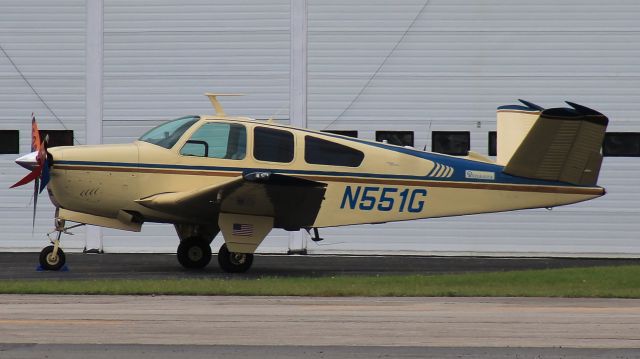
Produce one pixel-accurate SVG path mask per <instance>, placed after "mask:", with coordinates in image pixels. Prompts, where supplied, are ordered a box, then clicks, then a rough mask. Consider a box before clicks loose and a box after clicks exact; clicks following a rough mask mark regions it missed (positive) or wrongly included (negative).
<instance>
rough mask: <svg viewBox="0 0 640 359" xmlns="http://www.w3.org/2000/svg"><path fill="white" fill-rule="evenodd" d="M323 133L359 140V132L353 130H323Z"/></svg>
mask: <svg viewBox="0 0 640 359" xmlns="http://www.w3.org/2000/svg"><path fill="white" fill-rule="evenodd" d="M322 132H326V133H333V134H336V135H343V136H349V137H354V138H358V131H353V130H322Z"/></svg>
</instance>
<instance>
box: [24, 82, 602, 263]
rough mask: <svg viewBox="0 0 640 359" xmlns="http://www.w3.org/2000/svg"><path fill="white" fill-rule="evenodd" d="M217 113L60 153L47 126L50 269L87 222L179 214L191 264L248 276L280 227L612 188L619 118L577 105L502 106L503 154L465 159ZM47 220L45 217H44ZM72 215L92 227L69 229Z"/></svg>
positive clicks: (495, 205) (477, 207)
mask: <svg viewBox="0 0 640 359" xmlns="http://www.w3.org/2000/svg"><path fill="white" fill-rule="evenodd" d="M206 95H207V96H208V97H209V99H210V101H211V103H212V104H213V106H214V108H215V110H216V114H215V115H213V116H210V115H201V116H188V117H182V118H179V119H177V120H173V121H170V122H167V123H165V124H162V125H160V126H158V127H156V128H154V129H152V130H151V131H149V132H147V133H146V134H144V135H143V136H142V137H140V139H139V140H137V141H135V142H134V143H131V144H124V145H121V144H120V145H97V146H73V147H55V148H49V149H47V148H46V139H45V140H41V139H40V138H39V136H38V131H37V124H36V123H35V121H33V129H34V130H33V137H34V142H33V145H34V148H33V151H34V152H33V153H31V154H28V155H26V156H23V157H21V158H19V159H17V160H16V162H17V163H18V164H20V165H22V166H23V167H25V168H28V169H31V170H32V172H31V173H29V174H28V175H27V176H26V177H25V178H23V179H22V180H21V181H19V182H18V183H16V185H14V186H17V185H23V184H26V183H28V182H30V181H35V187H34V195H35V196H37V194H38V192H39V191H41V190H43V189H44V188H45V187H46V188H47V190H48V193H49V198H50V199H51V201H52V202H53V204H54V205H55V207H56V212H55V226H56V228H55V229H56V231H57V237H56V238H55V239H54V240H52V241H51V242H52V245H50V246H48V247H46V248H44V249H43V250H42V252H41V254H40V264H41V266H42V267H43V268H44V269H47V270H58V269H60V268H61V267H62V266H63V265H64V263H65V256H64V252H63V251H62V249H61V248H60V237H61V234H62V233H65V231H66V230H67V229H69V228H71V227H75V226H78V225H82V224H90V225H95V226H102V227H109V228H117V229H122V230H128V231H140V229H141V226H142V224H143V223H144V222H160V223H171V224H173V225H174V226H175V229H176V231H177V234H178V237H179V238H180V244H179V245H178V250H177V257H178V261H179V262H180V264H182V265H183V266H184V267H186V268H203V267H205V266H206V265H207V264H208V263H209V261H210V260H211V247H210V244H211V242H212V240H213V238H214V237H215V236H216V235H217V234H218V233H219V232H222V236H223V237H224V242H225V243H224V244H223V245H222V247H221V248H220V249H219V254H218V262H219V264H220V267H221V268H222V269H223V270H224V271H227V272H244V271H246V270H248V269H249V267H250V266H251V264H252V261H253V253H254V252H255V250H256V248H257V247H258V246H259V245H260V243H261V242H262V240H263V239H264V238H265V237H266V236H267V234H268V233H269V232H270V231H271V229H272V228H282V229H285V230H288V231H298V230H301V229H305V230H307V231H309V232H310V234H311V233H312V232H311V231H313V237H312V239H314V240H319V239H320V238H319V236H318V228H323V227H333V226H346V225H353V224H364V223H383V222H391V221H404V220H412V219H420V218H433V217H446V216H459V215H466V214H475V213H488V212H500V211H511V210H517V209H526V208H542V207H547V208H550V207H555V206H560V205H566V204H571V203H576V202H581V201H586V200H590V199H593V198H596V197H599V196H602V195H604V194H605V190H604V188H602V187H598V186H597V185H596V182H597V179H598V174H599V172H600V165H601V163H602V155H601V153H600V148H601V144H602V141H603V137H604V133H605V129H606V127H607V123H608V119H607V117H605V116H604V115H602V114H601V113H599V112H596V111H594V110H592V109H589V108H587V107H584V106H580V105H577V104H575V103H571V102H567V104H568V105H569V106H571V108H550V109H544V108H542V107H539V106H537V105H534V104H532V103H530V102H527V101H523V100H520V101H521V102H522V105H512V106H503V107H499V108H498V111H497V129H498V130H497V143H498V147H497V151H498V153H497V157H496V161H495V162H494V161H492V160H490V159H488V158H485V157H483V156H481V155H479V154H476V153H473V152H470V153H469V155H468V156H465V157H456V156H449V155H444V154H439V153H431V152H424V151H419V150H415V149H412V148H406V147H401V146H394V145H390V144H386V143H380V142H373V141H367V140H362V139H357V138H350V137H345V136H340V135H335V134H330V133H323V132H319V131H312V130H307V129H303V128H295V127H291V126H284V125H279V124H275V123H272V122H271V121H267V122H264V121H256V120H253V119H250V118H245V117H232V116H227V115H226V114H225V113H224V111H223V109H222V106H221V105H220V103H219V102H218V100H217V96H221V94H206ZM34 216H35V212H34ZM66 222H75V223H78V224H76V225H74V226H71V227H66V225H65V223H66Z"/></svg>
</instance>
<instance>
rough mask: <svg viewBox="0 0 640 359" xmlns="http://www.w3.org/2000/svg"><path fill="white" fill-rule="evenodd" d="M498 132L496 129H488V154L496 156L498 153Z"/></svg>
mask: <svg viewBox="0 0 640 359" xmlns="http://www.w3.org/2000/svg"><path fill="white" fill-rule="evenodd" d="M497 137H498V133H497V132H496V131H489V156H496V155H497V154H498V140H497Z"/></svg>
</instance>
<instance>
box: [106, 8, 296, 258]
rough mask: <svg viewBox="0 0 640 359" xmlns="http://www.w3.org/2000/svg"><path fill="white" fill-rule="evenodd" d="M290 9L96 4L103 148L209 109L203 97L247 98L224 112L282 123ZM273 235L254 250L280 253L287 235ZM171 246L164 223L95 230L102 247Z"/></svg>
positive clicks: (169, 228) (285, 105) (237, 100)
mask: <svg viewBox="0 0 640 359" xmlns="http://www.w3.org/2000/svg"><path fill="white" fill-rule="evenodd" d="M289 7H290V1H289V0H275V1H274V0H272V1H268V2H265V1H260V0H248V1H234V0H228V1H207V0H189V1H181V0H163V1H155V2H148V1H143V0H138V1H131V0H105V3H104V122H103V135H104V142H105V143H121V142H131V141H133V140H134V139H136V138H138V137H139V136H140V135H141V134H143V133H144V132H146V131H147V130H148V129H150V128H152V127H153V126H156V125H158V124H160V123H161V122H164V121H167V120H168V119H172V118H176V117H180V116H184V115H187V114H203V113H204V114H210V113H213V108H212V107H211V104H210V103H209V101H208V100H207V98H206V97H204V95H203V94H204V93H205V92H225V93H243V94H246V96H243V97H240V98H228V99H225V100H224V105H225V110H226V111H227V113H230V114H237V115H246V116H252V117H256V118H268V117H271V116H274V118H280V119H288V117H289V115H288V112H289V52H290V41H289V27H290V25H289V23H290V15H289ZM285 122H286V121H285ZM276 233H277V234H276V235H275V236H272V237H273V239H271V240H269V241H267V242H265V243H264V246H263V247H262V248H261V249H262V250H267V251H268V250H271V249H270V248H271V247H273V245H275V246H279V248H278V249H277V250H280V251H282V250H283V249H282V248H283V247H284V248H285V249H284V250H285V251H286V246H287V239H288V234H287V233H286V232H284V231H282V232H280V231H276ZM217 241H220V239H218V240H217ZM177 243H178V239H177V237H176V234H175V231H174V230H173V227H172V226H169V225H153V224H150V225H145V226H144V229H143V231H142V233H140V234H131V233H128V232H123V231H114V230H105V232H104V247H105V250H111V251H129V250H148V251H158V250H159V251H170V252H173V251H175V248H176V246H177ZM271 243H274V244H273V245H272V244H271ZM220 244H221V242H220V243H217V242H216V244H215V245H214V248H217V247H218V246H219V245H220Z"/></svg>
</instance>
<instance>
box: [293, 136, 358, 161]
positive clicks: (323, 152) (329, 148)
mask: <svg viewBox="0 0 640 359" xmlns="http://www.w3.org/2000/svg"><path fill="white" fill-rule="evenodd" d="M363 159H364V153H362V152H360V151H358V150H356V149H353V148H351V147H347V146H344V145H341V144H339V143H335V142H331V141H326V140H323V139H320V138H316V137H311V136H305V138H304V160H305V161H307V163H312V164H317V165H332V166H347V167H358V166H360V164H361V163H362V160H363Z"/></svg>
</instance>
